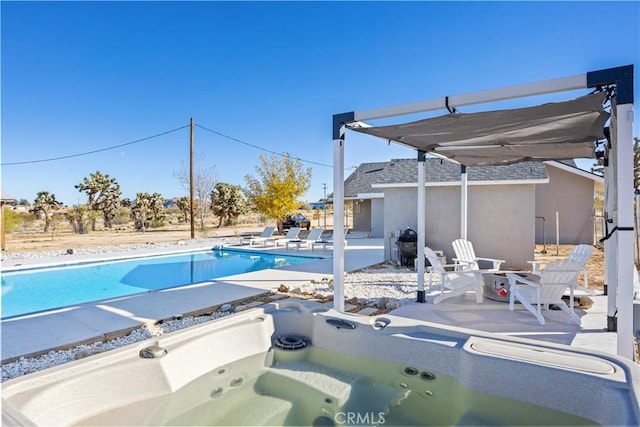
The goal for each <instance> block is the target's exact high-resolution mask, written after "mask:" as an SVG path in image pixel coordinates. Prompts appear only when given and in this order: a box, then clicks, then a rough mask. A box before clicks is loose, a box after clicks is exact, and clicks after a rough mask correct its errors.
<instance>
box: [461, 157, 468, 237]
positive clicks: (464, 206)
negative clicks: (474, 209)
mask: <svg viewBox="0 0 640 427" xmlns="http://www.w3.org/2000/svg"><path fill="white" fill-rule="evenodd" d="M467 185H468V183H467V167H466V166H465V165H460V238H461V239H464V240H468V239H467V227H468V223H467V220H468V218H467V212H468V208H467V188H468V187H467Z"/></svg>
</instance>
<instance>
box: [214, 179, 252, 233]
mask: <svg viewBox="0 0 640 427" xmlns="http://www.w3.org/2000/svg"><path fill="white" fill-rule="evenodd" d="M211 210H212V211H213V213H214V215H216V216H218V217H219V218H220V221H219V222H218V228H220V226H221V225H222V222H223V221H224V223H225V225H231V224H232V223H233V222H234V221H235V220H236V219H237V218H238V217H239V216H240V215H242V214H244V213H246V212H247V202H246V200H245V197H244V194H243V193H242V188H241V187H240V186H239V185H232V184H227V183H224V182H220V183H218V184H217V185H216V189H215V190H214V191H213V192H212V193H211Z"/></svg>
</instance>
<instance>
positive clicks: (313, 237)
mask: <svg viewBox="0 0 640 427" xmlns="http://www.w3.org/2000/svg"><path fill="white" fill-rule="evenodd" d="M323 231H324V228H322V227H318V228H313V229H311V231H309V234H307V237H305V238H304V239H292V240H289V241H288V242H287V243H286V245H285V246H286V249H287V250H289V245H295V247H296V250H299V249H300V247H302V246H307V247H311V245H313V243H315V242H317V241H318V240H320V236H322V232H323Z"/></svg>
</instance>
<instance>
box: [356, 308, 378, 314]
mask: <svg viewBox="0 0 640 427" xmlns="http://www.w3.org/2000/svg"><path fill="white" fill-rule="evenodd" d="M376 311H378V309H377V308H376V307H366V308H363V309H362V310H360V311H359V312H358V314H361V315H363V316H371V315H372V314H373V313H375V312H376Z"/></svg>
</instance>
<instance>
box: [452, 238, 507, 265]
mask: <svg viewBox="0 0 640 427" xmlns="http://www.w3.org/2000/svg"><path fill="white" fill-rule="evenodd" d="M451 245H452V246H453V251H454V252H455V253H456V257H455V258H453V261H454V262H455V263H456V264H458V267H459V268H461V269H462V270H480V266H479V265H478V261H490V262H492V263H493V267H492V268H488V269H484V271H498V270H500V265H501V264H502V263H503V262H505V261H504V260H503V259H494V258H479V257H477V256H476V252H475V251H474V250H473V244H472V243H471V242H470V241H468V240H465V239H458V240H454V241H453V243H451Z"/></svg>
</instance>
